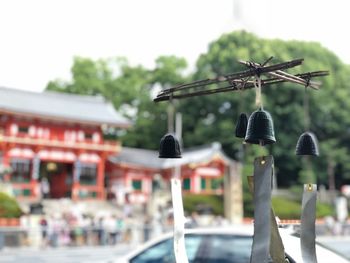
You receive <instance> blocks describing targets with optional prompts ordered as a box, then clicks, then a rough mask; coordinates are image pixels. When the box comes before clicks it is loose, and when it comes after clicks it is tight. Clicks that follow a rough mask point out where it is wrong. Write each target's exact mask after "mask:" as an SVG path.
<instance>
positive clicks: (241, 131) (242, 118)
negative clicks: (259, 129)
mask: <svg viewBox="0 0 350 263" xmlns="http://www.w3.org/2000/svg"><path fill="white" fill-rule="evenodd" d="M247 125H248V116H247V114H245V113H241V114H240V115H239V118H238V121H237V125H236V137H237V138H245V134H246V132H247Z"/></svg>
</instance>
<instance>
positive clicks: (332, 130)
mask: <svg viewBox="0 0 350 263" xmlns="http://www.w3.org/2000/svg"><path fill="white" fill-rule="evenodd" d="M270 56H274V57H275V58H274V59H273V61H272V62H273V63H278V62H281V61H288V60H291V59H295V58H305V62H304V64H303V65H302V66H299V67H296V68H295V69H291V70H288V72H291V73H298V72H308V71H316V70H329V71H330V73H331V75H330V76H328V77H326V78H322V82H323V83H324V84H323V86H322V88H321V90H320V91H317V92H316V91H313V90H309V91H308V94H309V97H310V100H309V102H310V116H311V126H310V129H311V131H313V132H314V133H315V134H316V136H317V137H318V139H319V141H320V148H321V156H320V157H319V158H317V159H314V160H312V161H311V162H312V166H311V167H312V169H313V173H311V171H308V172H307V173H304V172H301V171H302V170H307V169H306V168H307V167H305V163H303V162H302V161H301V160H300V157H297V156H295V153H294V152H295V145H296V142H297V140H298V137H299V136H300V134H301V133H302V132H303V131H304V109H303V106H302V105H303V96H304V88H303V87H301V86H297V85H295V84H292V83H284V84H278V85H273V86H271V87H264V88H263V99H264V105H265V108H266V110H268V111H269V112H270V113H271V115H272V116H273V119H274V124H275V133H276V139H277V143H276V144H274V145H271V146H267V147H266V148H267V149H268V152H270V154H272V155H273V156H274V158H275V166H276V170H277V171H278V173H277V176H278V178H277V179H278V180H277V181H278V183H279V185H280V186H284V187H288V186H291V185H294V184H297V183H308V182H309V181H310V180H311V181H312V182H313V181H317V183H319V184H327V182H328V181H327V164H328V162H329V160H334V162H335V163H336V167H337V169H336V178H339V179H338V180H344V179H348V180H349V179H350V176H349V171H350V168H349V162H347V161H345V159H344V158H346V156H348V154H349V152H348V149H349V146H350V144H349V143H350V136H349V132H348V127H349V125H350V115H349V114H348V112H349V111H350V100H349V96H350V89H349V87H348V86H349V83H350V82H349V80H350V74H349V73H350V71H349V67H348V66H347V65H345V64H343V63H342V62H341V61H340V60H339V59H338V58H337V57H336V56H335V55H334V54H333V53H332V52H330V51H329V50H327V49H325V48H323V47H322V46H321V45H320V44H318V43H314V42H302V41H282V40H276V39H274V40H269V39H262V38H258V37H256V36H255V35H253V34H250V33H247V32H244V31H238V32H233V33H229V34H225V35H223V36H221V37H220V38H219V39H218V40H216V41H214V42H212V43H211V44H210V45H209V49H208V52H206V53H204V54H202V55H201V56H200V58H199V59H198V61H197V71H196V72H195V74H194V79H203V78H208V77H213V76H217V75H222V74H227V73H231V72H237V71H240V70H243V69H244V67H243V66H242V65H240V64H238V63H237V62H236V61H237V60H239V59H242V60H248V61H257V62H261V63H262V62H264V61H265V60H266V59H267V58H269V57H270ZM254 97H255V94H254V91H252V90H251V91H246V92H243V93H241V92H237V93H226V94H216V95H213V96H206V97H200V98H193V99H192V98H191V99H187V100H183V101H182V104H181V108H184V109H186V112H185V116H184V145H186V146H191V145H196V144H200V143H201V142H203V141H214V140H218V141H220V142H221V143H222V144H223V148H224V150H225V152H226V153H227V154H229V155H230V156H231V157H233V158H235V159H239V157H238V156H239V147H240V140H238V139H236V138H234V136H233V131H234V123H235V120H236V118H237V117H238V116H239V114H240V112H247V113H250V112H252V111H254V110H255V109H256V106H254ZM198 109H199V110H198ZM249 147H252V146H249ZM246 154H252V155H253V156H256V155H255V154H256V152H255V151H251V152H250V153H249V152H247V153H246ZM250 160H252V159H250ZM299 174H300V175H301V176H300V178H299ZM316 176H317V179H316Z"/></svg>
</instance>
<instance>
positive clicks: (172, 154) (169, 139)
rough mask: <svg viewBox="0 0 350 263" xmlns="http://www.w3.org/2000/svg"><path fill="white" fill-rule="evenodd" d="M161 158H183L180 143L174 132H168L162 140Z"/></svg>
mask: <svg viewBox="0 0 350 263" xmlns="http://www.w3.org/2000/svg"><path fill="white" fill-rule="evenodd" d="M159 158H181V151H180V144H179V141H178V140H177V139H176V137H175V136H174V135H172V134H166V135H164V137H163V138H162V139H161V140H160V147H159Z"/></svg>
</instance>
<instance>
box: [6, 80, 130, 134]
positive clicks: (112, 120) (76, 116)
mask: <svg viewBox="0 0 350 263" xmlns="http://www.w3.org/2000/svg"><path fill="white" fill-rule="evenodd" d="M0 111H6V112H11V113H16V114H23V115H31V116H32V115H39V116H41V117H42V118H50V119H58V120H66V121H74V122H78V123H79V122H82V123H91V124H99V125H100V124H107V125H113V126H123V127H124V126H129V125H130V122H129V121H128V120H127V119H126V118H124V117H123V116H122V115H121V114H119V113H118V112H116V110H115V109H114V107H113V105H112V104H111V103H110V102H107V101H106V100H105V99H104V98H103V97H101V96H83V95H75V94H68V93H60V92H52V91H44V92H42V93H38V92H31V91H24V90H17V89H10V88H4V87H0Z"/></svg>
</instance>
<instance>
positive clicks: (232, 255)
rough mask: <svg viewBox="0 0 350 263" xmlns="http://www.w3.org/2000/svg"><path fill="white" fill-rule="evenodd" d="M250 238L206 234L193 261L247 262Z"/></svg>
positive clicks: (250, 243)
mask: <svg viewBox="0 0 350 263" xmlns="http://www.w3.org/2000/svg"><path fill="white" fill-rule="evenodd" d="M251 247H252V238H251V237H248V236H232V235H207V236H206V237H205V242H203V243H202V244H201V247H200V248H199V250H198V251H197V255H196V257H195V260H194V261H192V262H193V263H199V262H201V263H214V262H215V263H249V261H250V253H251Z"/></svg>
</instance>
